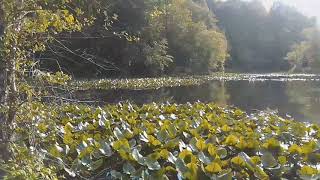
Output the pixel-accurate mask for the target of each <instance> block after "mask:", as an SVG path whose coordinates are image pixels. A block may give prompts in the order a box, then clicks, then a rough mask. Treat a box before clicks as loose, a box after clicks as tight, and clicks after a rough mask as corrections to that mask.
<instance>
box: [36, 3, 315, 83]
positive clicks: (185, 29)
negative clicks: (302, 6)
mask: <svg viewBox="0 0 320 180" xmlns="http://www.w3.org/2000/svg"><path fill="white" fill-rule="evenodd" d="M83 13H84V14H85V13H87V14H94V18H93V19H92V23H93V24H92V25H91V26H89V27H87V28H84V29H82V30H81V32H73V33H66V32H65V33H62V34H59V35H57V36H56V37H55V39H56V41H54V42H53V43H50V44H49V45H48V48H47V50H46V51H44V52H41V53H37V54H36V59H37V60H38V61H39V62H40V63H39V64H40V66H41V69H42V70H43V71H61V70H62V71H64V72H66V73H68V74H71V75H73V76H75V77H119V76H123V77H132V76H159V75H181V74H208V73H210V72H215V71H232V72H278V71H292V72H293V71H296V72H297V71H303V72H315V71H317V70H318V69H319V65H318V64H320V56H319V41H318V40H317V38H318V39H319V31H318V30H317V28H316V20H315V18H308V17H306V16H304V15H303V14H301V13H300V12H298V11H297V10H296V9H294V8H292V7H289V6H286V5H284V4H281V3H275V4H274V5H273V6H272V8H271V9H270V10H267V9H266V8H265V7H264V6H263V4H262V3H261V2H260V1H249V2H247V1H241V0H228V1H216V0H129V1H127V0H108V1H101V0H94V1H91V3H90V5H89V6H88V7H85V10H84V12H83ZM83 72H86V73H83Z"/></svg>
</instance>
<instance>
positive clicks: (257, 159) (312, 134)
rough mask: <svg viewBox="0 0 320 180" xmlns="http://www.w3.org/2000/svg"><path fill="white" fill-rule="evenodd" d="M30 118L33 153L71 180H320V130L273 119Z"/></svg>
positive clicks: (195, 112)
mask: <svg viewBox="0 0 320 180" xmlns="http://www.w3.org/2000/svg"><path fill="white" fill-rule="evenodd" d="M39 109H41V111H38V110H39ZM25 110H26V111H27V112H29V113H30V114H32V116H33V119H34V120H35V125H36V133H35V134H34V136H33V139H34V142H37V143H35V144H36V145H35V147H32V149H36V150H37V151H38V152H39V153H40V154H42V156H44V157H46V158H45V161H46V163H47V164H50V166H52V165H54V166H56V169H57V174H58V175H60V176H61V177H64V178H71V177H74V178H80V177H81V178H107V179H139V178H143V179H234V178H236V179H278V178H285V179H318V178H320V176H319V173H320V171H319V166H320V142H319V138H320V126H319V125H317V124H307V123H301V122H297V121H293V120H287V119H283V118H281V117H279V116H277V115H275V114H273V113H270V112H269V113H265V112H260V113H257V114H251V115H248V114H246V113H245V112H243V111H241V110H239V109H237V108H232V107H228V108H222V107H219V106H217V105H215V104H211V103H209V104H203V103H194V104H190V103H187V104H181V105H177V104H169V103H168V104H155V103H154V104H145V105H142V106H137V105H134V104H117V105H107V106H105V107H102V108H100V107H90V106H85V105H76V104H72V105H71V104H70V105H63V106H57V105H52V104H51V105H44V104H34V105H32V106H28V107H25ZM20 121H21V123H22V122H23V119H20ZM17 131H21V132H22V131H23V129H20V130H17Z"/></svg>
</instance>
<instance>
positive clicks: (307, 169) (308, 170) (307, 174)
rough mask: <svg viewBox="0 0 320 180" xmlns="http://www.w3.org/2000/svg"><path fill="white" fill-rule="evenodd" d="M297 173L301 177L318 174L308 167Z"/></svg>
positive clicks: (314, 169) (315, 170)
mask: <svg viewBox="0 0 320 180" xmlns="http://www.w3.org/2000/svg"><path fill="white" fill-rule="evenodd" d="M299 172H300V174H301V175H305V176H312V175H315V174H318V170H317V169H316V168H313V167H310V166H303V167H302V168H301V169H300V170H299Z"/></svg>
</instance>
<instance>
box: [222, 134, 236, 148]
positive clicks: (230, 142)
mask: <svg viewBox="0 0 320 180" xmlns="http://www.w3.org/2000/svg"><path fill="white" fill-rule="evenodd" d="M238 141H239V139H238V137H237V136H235V135H232V134H231V135H229V136H228V137H227V138H226V140H225V144H226V145H230V146H233V145H236V144H237V143H238Z"/></svg>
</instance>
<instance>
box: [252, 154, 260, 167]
mask: <svg viewBox="0 0 320 180" xmlns="http://www.w3.org/2000/svg"><path fill="white" fill-rule="evenodd" d="M251 160H252V162H253V163H254V164H255V165H258V164H260V163H261V159H260V157H259V156H252V157H251Z"/></svg>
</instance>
